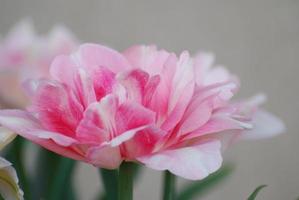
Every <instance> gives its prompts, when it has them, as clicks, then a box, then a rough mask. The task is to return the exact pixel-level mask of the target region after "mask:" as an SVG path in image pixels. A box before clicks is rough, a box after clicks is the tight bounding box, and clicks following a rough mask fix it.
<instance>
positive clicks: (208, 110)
mask: <svg viewBox="0 0 299 200" xmlns="http://www.w3.org/2000/svg"><path fill="white" fill-rule="evenodd" d="M212 111H213V102H212V98H207V99H206V100H204V101H200V100H199V101H198V100H197V99H196V98H194V99H192V102H191V103H190V105H189V106H188V108H187V110H186V112H185V114H184V116H183V119H182V121H181V122H180V123H181V125H180V130H179V131H180V133H181V134H186V133H189V132H192V131H194V130H196V129H197V128H199V127H201V126H202V125H204V124H205V123H206V122H208V120H209V119H210V118H211V115H212Z"/></svg>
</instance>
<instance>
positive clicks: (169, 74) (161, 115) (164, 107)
mask: <svg viewBox="0 0 299 200" xmlns="http://www.w3.org/2000/svg"><path fill="white" fill-rule="evenodd" d="M176 63H177V57H176V55H175V54H171V55H170V56H169V57H168V59H167V61H166V62H165V64H164V67H163V69H162V72H161V75H160V81H159V84H158V85H157V87H156V89H155V91H154V93H153V94H152V98H151V100H150V102H149V108H150V109H151V110H153V111H155V112H156V113H157V115H158V116H157V121H158V124H159V125H160V124H161V123H162V122H163V121H164V120H165V118H166V117H167V112H168V102H169V97H170V92H171V89H172V79H173V76H174V73H175V70H174V67H175V66H176Z"/></svg>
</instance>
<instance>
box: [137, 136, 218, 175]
mask: <svg viewBox="0 0 299 200" xmlns="http://www.w3.org/2000/svg"><path fill="white" fill-rule="evenodd" d="M220 146H221V145H220V142H219V141H210V142H207V143H203V144H199V145H196V146H190V147H184V148H180V149H173V150H165V151H163V152H160V153H156V154H154V155H151V156H143V157H140V158H138V160H139V161H140V162H142V163H144V164H145V165H146V166H147V167H150V168H153V169H155V170H169V171H170V172H172V173H173V174H175V175H178V176H181V177H183V178H186V179H191V180H201V179H203V178H205V177H207V176H208V175H209V174H211V173H213V172H215V171H216V170H218V169H219V168H220V166H221V163H222V157H221V151H220Z"/></svg>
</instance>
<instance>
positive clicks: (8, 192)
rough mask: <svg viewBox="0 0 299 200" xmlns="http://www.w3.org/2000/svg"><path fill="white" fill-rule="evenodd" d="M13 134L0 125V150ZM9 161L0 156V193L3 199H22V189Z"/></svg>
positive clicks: (10, 139)
mask: <svg viewBox="0 0 299 200" xmlns="http://www.w3.org/2000/svg"><path fill="white" fill-rule="evenodd" d="M14 138H15V134H13V133H12V132H11V131H10V130H6V129H5V128H3V127H0V151H1V150H2V149H3V148H4V147H5V146H6V145H7V144H8V143H10V142H11V141H12V140H13V139H14ZM18 182H19V180H18V177H17V174H16V171H15V169H14V168H13V167H12V165H11V163H10V162H8V161H7V160H5V159H4V158H2V157H0V194H1V196H2V197H3V198H4V199H5V200H23V191H22V189H21V188H20V187H19V185H18Z"/></svg>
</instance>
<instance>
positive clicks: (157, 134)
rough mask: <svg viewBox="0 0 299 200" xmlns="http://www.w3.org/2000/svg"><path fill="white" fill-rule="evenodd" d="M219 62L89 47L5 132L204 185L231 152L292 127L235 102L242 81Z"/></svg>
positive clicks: (66, 62)
mask: <svg viewBox="0 0 299 200" xmlns="http://www.w3.org/2000/svg"><path fill="white" fill-rule="evenodd" d="M212 64H213V57H212V56H211V55H209V54H199V55H197V56H196V57H195V58H191V57H190V55H189V53H188V52H186V51H185V52H183V53H182V54H181V55H180V56H179V57H177V56H176V55H175V54H174V53H169V52H167V51H165V50H157V49H156V47H155V46H134V47H131V48H129V49H127V50H125V51H124V52H123V53H118V52H116V51H115V50H113V49H110V48H108V47H104V46H101V45H96V44H85V45H82V46H80V48H79V50H78V51H77V52H75V53H73V54H71V55H70V56H66V55H62V56H59V57H57V58H56V59H55V60H54V62H53V63H52V65H51V68H50V73H51V77H50V78H47V79H40V80H32V81H29V82H27V83H26V87H27V90H28V91H27V92H28V93H29V95H30V96H31V97H32V104H31V106H30V107H29V108H28V109H27V110H26V111H22V110H2V111H0V124H2V125H3V126H4V127H6V128H9V129H11V130H13V131H15V132H16V133H18V134H20V135H21V136H23V137H25V138H27V139H29V140H31V141H33V142H35V143H38V144H40V145H42V146H44V147H45V148H47V149H49V150H51V151H54V152H56V153H58V154H61V155H63V156H67V157H70V158H73V159H76V160H81V161H85V162H88V163H91V164H93V165H95V166H97V167H103V168H109V169H114V168H117V167H118V166H119V165H120V163H121V162H123V161H136V162H140V163H143V164H144V165H146V166H148V167H150V168H153V169H156V170H166V169H167V170H169V171H171V172H172V173H174V174H176V175H178V176H182V177H184V178H187V179H193V180H198V179H202V178H204V177H206V176H207V175H209V174H210V173H212V172H214V171H216V170H217V169H219V167H220V166H221V163H222V156H221V147H225V146H227V144H229V143H231V142H233V141H234V140H236V139H238V138H240V137H242V136H246V137H265V135H264V134H266V136H267V137H269V136H272V135H275V134H278V133H280V132H282V130H283V128H284V126H283V123H282V122H281V121H280V120H279V119H278V118H276V117H274V116H273V115H271V114H269V113H266V112H265V111H261V110H259V109H258V108H257V106H258V105H259V104H260V103H262V101H264V98H263V96H257V97H255V98H253V99H250V100H248V101H244V102H231V98H232V96H233V95H234V93H235V92H236V91H237V89H238V80H237V78H236V77H234V76H232V75H231V74H230V73H229V72H228V71H227V70H226V69H225V68H223V67H214V68H212V67H211V66H212ZM256 116H257V118H255V117H256ZM259 120H260V121H259ZM268 126H273V127H274V128H265V127H268ZM255 127H257V129H255ZM255 130H256V131H261V132H256V131H255ZM264 131H265V132H264Z"/></svg>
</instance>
